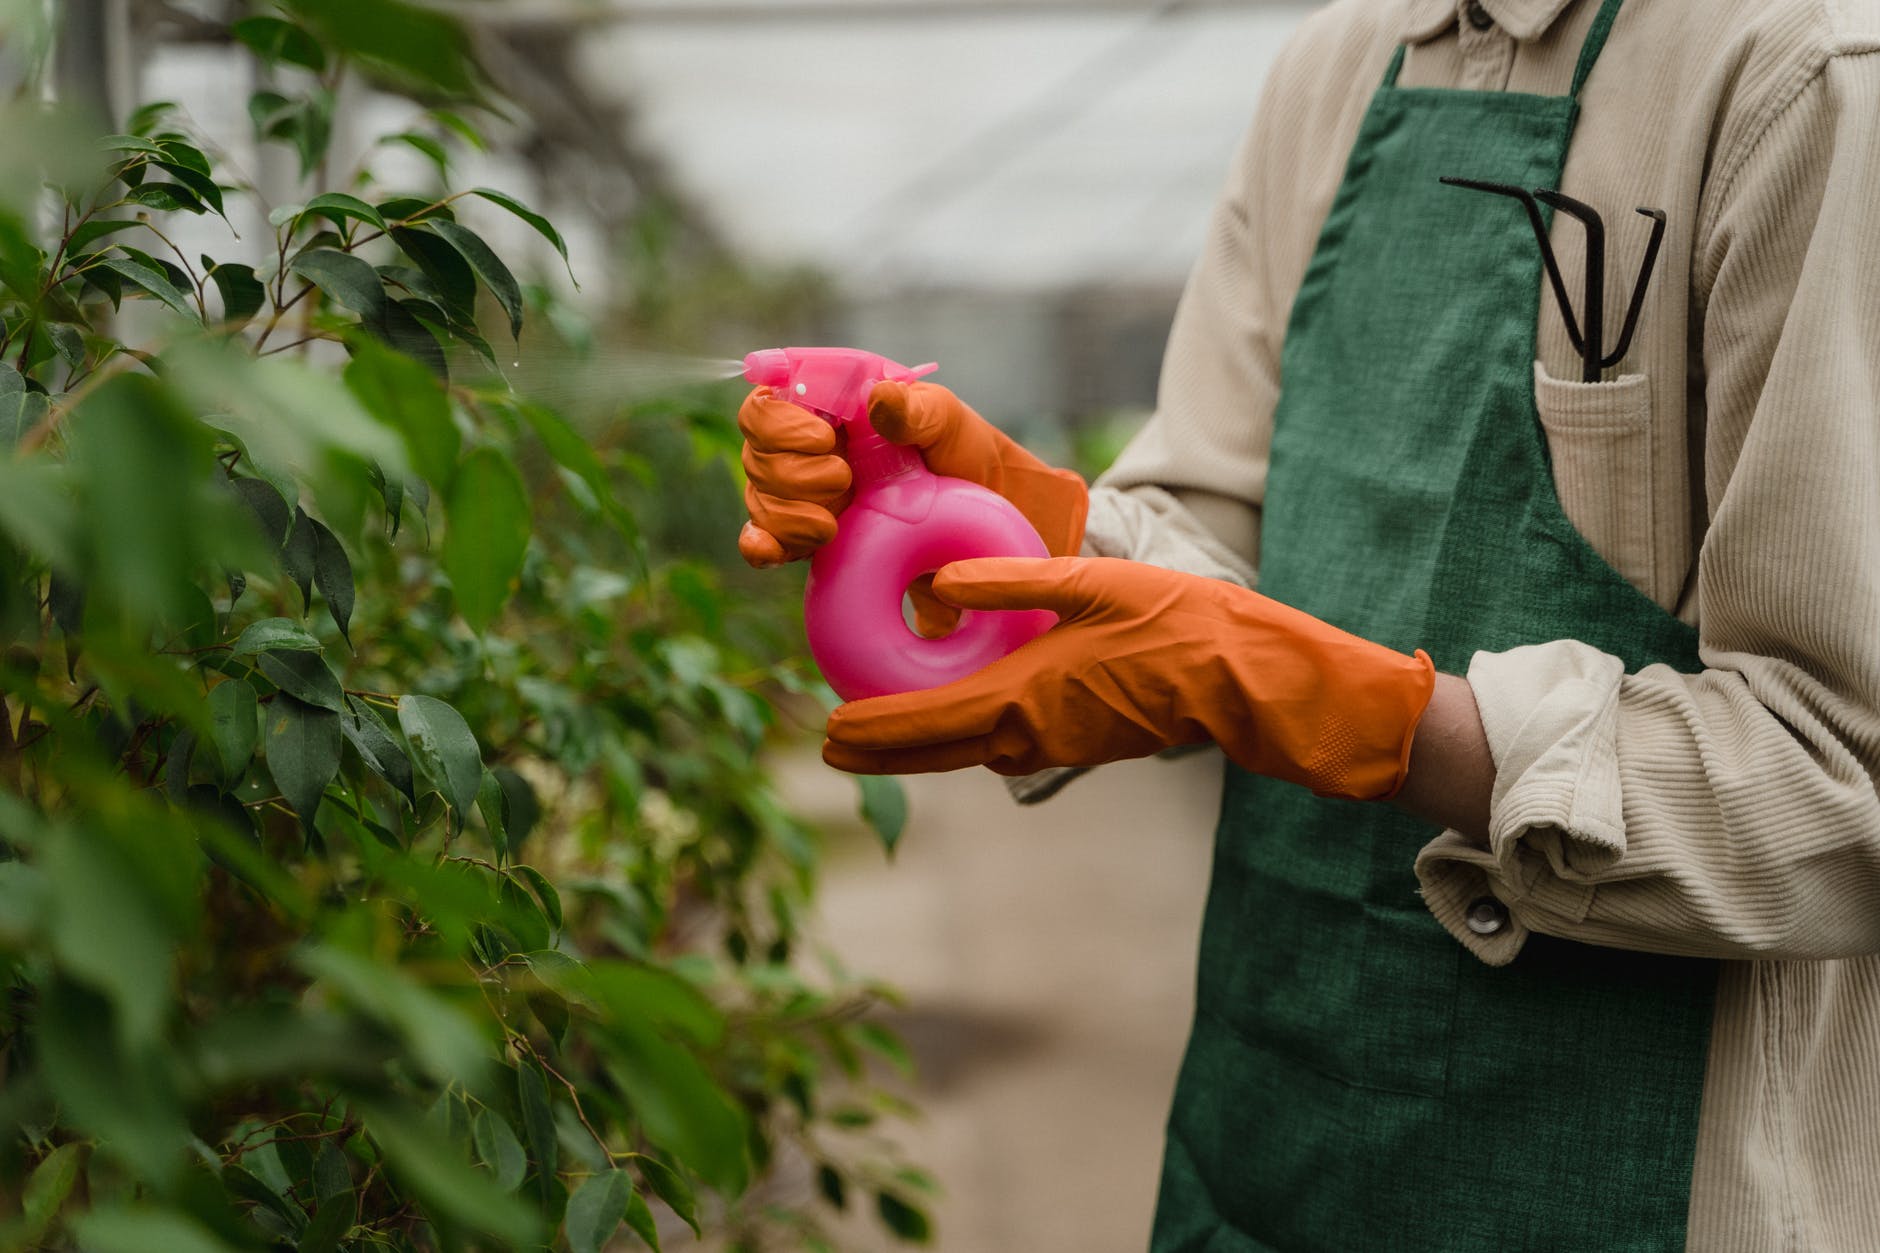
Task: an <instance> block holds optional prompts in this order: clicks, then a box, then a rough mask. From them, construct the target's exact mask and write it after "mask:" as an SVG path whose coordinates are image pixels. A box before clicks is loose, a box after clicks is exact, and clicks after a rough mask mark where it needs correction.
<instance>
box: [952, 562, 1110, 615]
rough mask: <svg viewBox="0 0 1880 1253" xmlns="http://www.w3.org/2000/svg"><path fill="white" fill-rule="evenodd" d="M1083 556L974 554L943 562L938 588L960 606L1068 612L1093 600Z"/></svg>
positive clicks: (1081, 607)
mask: <svg viewBox="0 0 1880 1253" xmlns="http://www.w3.org/2000/svg"><path fill="white" fill-rule="evenodd" d="M1082 568H1083V559H1082V558H1078V557H973V558H969V559H967V560H965V561H955V562H951V563H949V564H947V565H944V566H942V567H940V572H939V573H938V574H936V575H934V579H933V593H934V595H935V596H937V597H939V598H940V599H941V600H943V601H945V602H946V603H947V604H949V605H955V606H957V607H959V608H961V609H1049V610H1051V611H1052V612H1053V613H1056V614H1058V615H1059V616H1061V617H1068V616H1070V615H1071V614H1074V613H1076V612H1077V611H1078V610H1080V609H1083V608H1084V607H1085V606H1086V605H1087V604H1088V603H1089V602H1090V600H1091V596H1090V593H1089V591H1088V590H1087V589H1086V587H1085V586H1084V580H1083V578H1082V574H1081V571H1082Z"/></svg>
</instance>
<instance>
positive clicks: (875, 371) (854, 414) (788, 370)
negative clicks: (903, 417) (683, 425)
mask: <svg viewBox="0 0 1880 1253" xmlns="http://www.w3.org/2000/svg"><path fill="white" fill-rule="evenodd" d="M939 368H940V367H939V366H938V365H936V364H934V363H933V362H928V363H927V364H926V365H918V366H913V367H908V366H904V365H901V364H899V363H898V362H895V361H890V360H889V359H888V358H886V357H884V356H881V355H880V354H879V353H872V352H863V351H861V350H860V349H856V348H765V349H761V350H759V351H757V352H754V353H752V354H751V355H750V356H748V357H746V358H745V359H744V377H745V378H746V379H747V380H749V381H750V382H751V383H753V384H756V385H757V386H760V387H774V388H776V389H777V390H778V391H779V392H781V393H783V395H784V397H785V399H788V400H792V401H795V402H796V403H797V404H799V405H801V406H803V407H804V408H805V409H810V410H813V411H814V412H816V413H820V414H822V415H823V416H824V417H826V418H828V419H829V420H830V421H832V422H838V423H841V422H850V421H853V420H854V419H856V418H860V417H862V416H863V415H865V414H866V413H867V412H868V393H869V391H870V389H872V388H873V387H874V385H875V384H876V383H879V382H882V381H883V380H892V381H895V382H903V383H911V382H913V381H914V380H915V379H919V378H924V377H926V376H927V375H929V374H932V373H933V372H934V371H935V370H937V369H939Z"/></svg>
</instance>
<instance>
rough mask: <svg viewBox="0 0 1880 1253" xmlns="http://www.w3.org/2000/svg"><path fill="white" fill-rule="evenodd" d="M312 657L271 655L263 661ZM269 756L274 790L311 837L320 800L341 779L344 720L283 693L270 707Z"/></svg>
mask: <svg viewBox="0 0 1880 1253" xmlns="http://www.w3.org/2000/svg"><path fill="white" fill-rule="evenodd" d="M308 655H309V654H306V653H300V654H292V653H285V654H276V653H269V654H264V656H263V661H264V662H265V661H266V660H267V659H268V658H270V657H274V658H279V657H283V656H303V657H304V656H308ZM314 660H316V661H318V660H319V659H318V658H315V659H314ZM267 751H268V773H270V774H272V775H273V776H274V784H275V786H276V787H278V788H280V789H281V795H282V796H284V797H286V798H287V803H288V804H289V805H290V806H291V807H292V808H293V810H294V812H295V813H296V814H298V815H299V816H300V821H301V825H303V826H304V827H306V828H307V829H308V830H309V831H311V830H312V829H313V819H314V815H315V813H317V812H318V810H319V808H320V797H321V795H322V794H323V793H325V791H326V785H327V784H329V783H331V782H332V781H333V777H334V776H335V775H337V774H338V773H339V751H340V729H339V716H338V715H337V714H335V713H334V712H333V711H332V710H331V709H326V708H320V707H316V706H314V705H309V704H305V703H303V702H301V701H298V700H295V699H294V698H293V697H292V696H289V695H287V694H286V693H285V692H283V693H281V694H280V695H277V696H276V697H275V698H274V701H273V703H272V704H271V705H269V707H268V750H267Z"/></svg>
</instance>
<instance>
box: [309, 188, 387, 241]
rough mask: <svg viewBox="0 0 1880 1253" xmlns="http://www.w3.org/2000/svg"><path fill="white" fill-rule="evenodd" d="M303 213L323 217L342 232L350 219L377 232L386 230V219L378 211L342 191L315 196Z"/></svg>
mask: <svg viewBox="0 0 1880 1253" xmlns="http://www.w3.org/2000/svg"><path fill="white" fill-rule="evenodd" d="M302 213H303V214H304V215H307V216H317V217H323V218H325V219H326V220H327V221H329V222H331V223H333V225H335V226H337V227H340V228H341V229H342V230H343V229H345V225H346V220H347V219H348V218H351V219H353V220H355V221H359V222H364V223H365V224H366V225H368V226H371V227H374V228H375V229H377V230H381V231H382V230H385V229H386V225H385V219H384V218H383V217H381V216H380V215H379V211H378V210H377V209H375V208H373V207H372V206H371V205H369V204H367V203H366V202H365V201H363V200H361V199H359V197H357V196H348V195H347V194H346V193H345V192H340V191H330V192H327V193H326V194H325V195H322V196H315V197H314V198H313V199H312V200H309V201H308V202H307V207H306V208H305V209H304V210H302Z"/></svg>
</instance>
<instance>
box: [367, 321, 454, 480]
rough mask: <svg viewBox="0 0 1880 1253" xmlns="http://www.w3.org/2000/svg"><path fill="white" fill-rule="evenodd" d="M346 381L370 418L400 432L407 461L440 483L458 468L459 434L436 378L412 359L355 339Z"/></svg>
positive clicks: (424, 474)
mask: <svg viewBox="0 0 1880 1253" xmlns="http://www.w3.org/2000/svg"><path fill="white" fill-rule="evenodd" d="M346 386H347V387H348V388H349V389H351V391H352V394H353V395H354V396H356V397H357V398H358V399H359V403H360V404H362V405H364V406H365V409H366V411H367V412H368V413H370V414H371V415H372V416H373V417H375V418H377V419H378V420H379V421H380V422H382V423H384V424H385V425H386V426H389V427H391V428H392V429H393V430H395V431H397V432H398V433H399V434H401V435H403V436H404V440H405V447H406V448H408V449H409V450H410V453H411V463H412V465H414V466H416V467H417V470H418V473H420V474H422V475H423V476H424V477H425V478H427V479H429V480H430V481H431V482H432V483H435V484H436V485H437V486H438V487H440V488H442V487H446V486H448V485H449V483H450V481H451V478H452V477H453V476H454V475H455V474H456V471H457V449H458V447H459V445H460V444H461V443H462V440H463V436H462V435H461V434H460V433H459V432H458V430H457V424H456V422H454V421H453V420H452V419H451V416H450V400H449V398H448V397H447V396H446V395H445V393H444V389H443V388H442V387H441V386H439V385H438V381H437V379H436V378H435V377H433V376H432V375H431V373H430V372H429V371H427V370H426V369H425V368H424V367H423V366H421V365H419V364H418V363H417V362H415V361H411V360H409V359H407V358H405V357H401V356H399V355H397V354H396V353H391V352H387V351H386V350H385V349H383V348H380V347H379V346H378V345H376V344H371V343H359V344H356V345H355V346H354V348H353V359H352V362H351V363H350V364H349V365H347V367H346Z"/></svg>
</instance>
